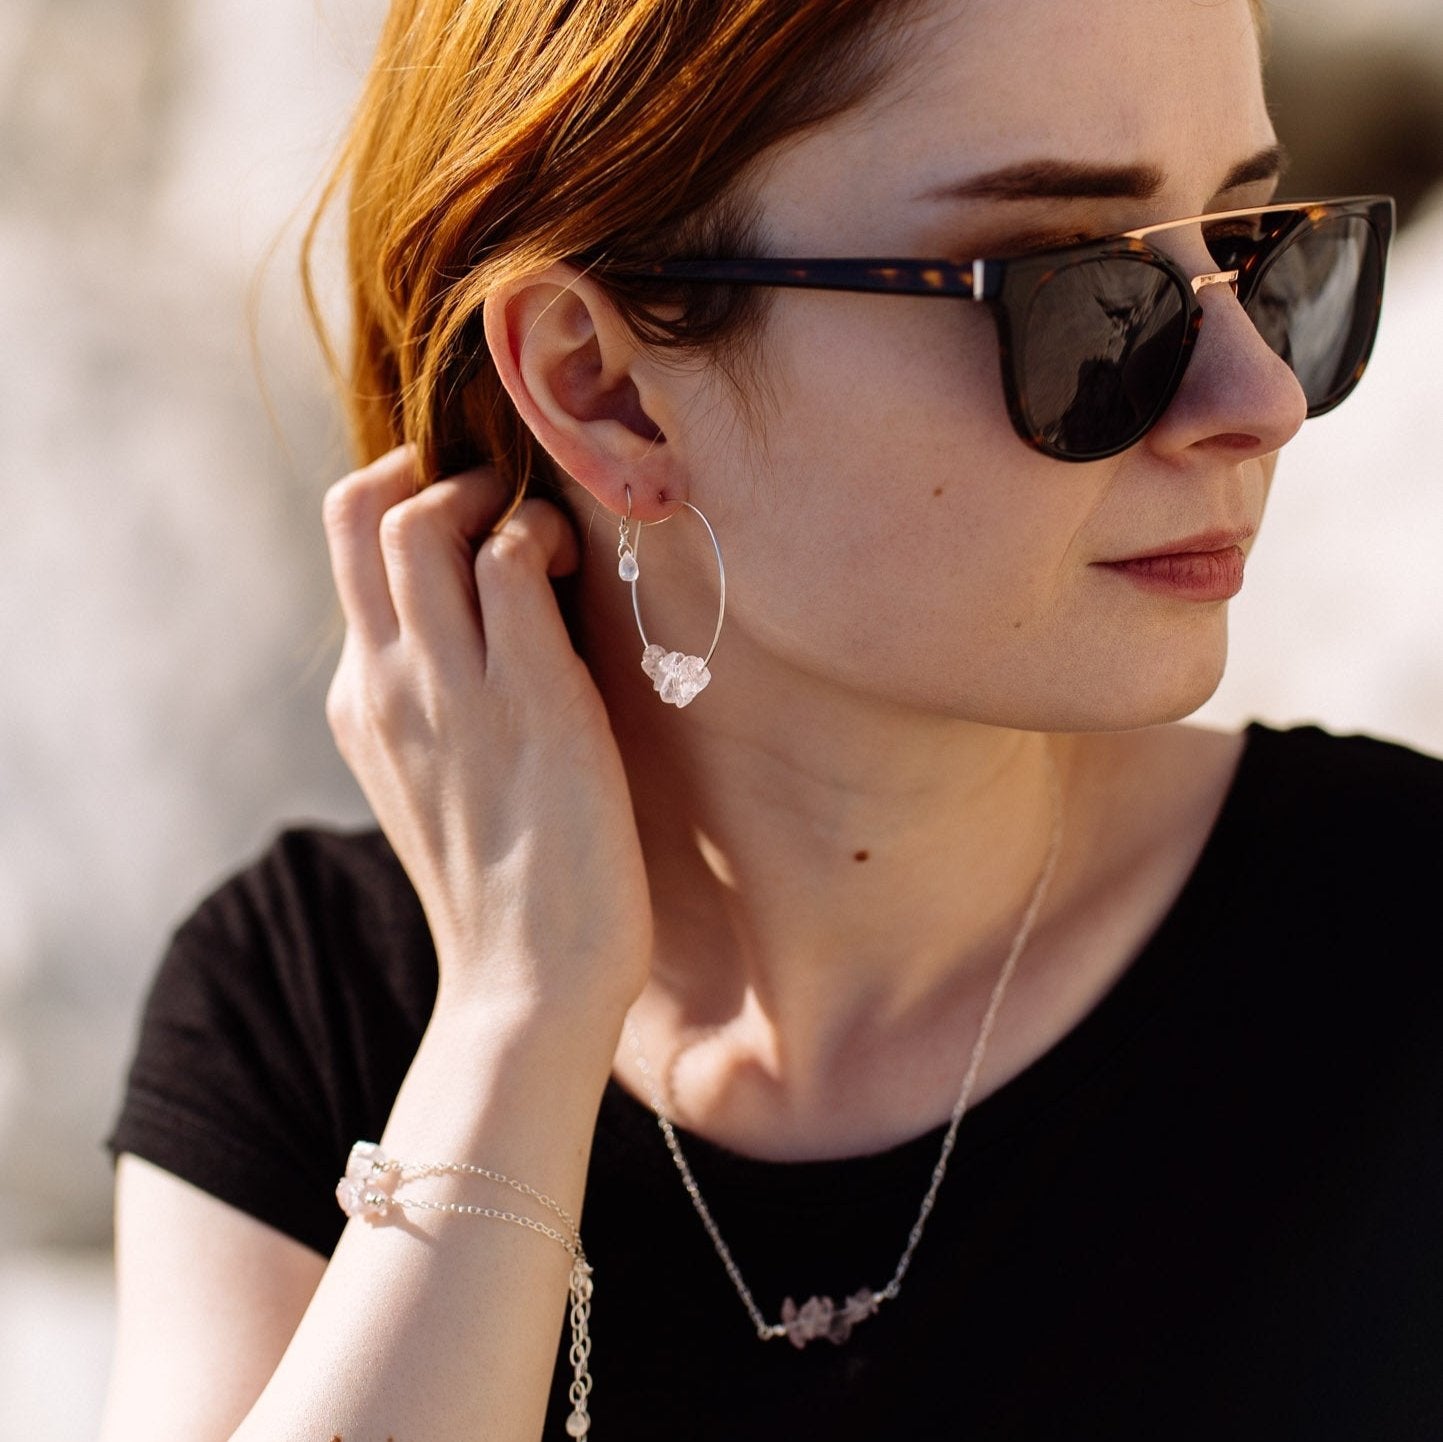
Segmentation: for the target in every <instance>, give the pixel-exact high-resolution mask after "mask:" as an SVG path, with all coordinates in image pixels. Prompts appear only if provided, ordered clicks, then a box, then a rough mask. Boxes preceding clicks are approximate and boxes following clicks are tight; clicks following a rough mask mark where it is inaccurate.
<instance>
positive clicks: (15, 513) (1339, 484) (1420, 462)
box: [0, 0, 1443, 1442]
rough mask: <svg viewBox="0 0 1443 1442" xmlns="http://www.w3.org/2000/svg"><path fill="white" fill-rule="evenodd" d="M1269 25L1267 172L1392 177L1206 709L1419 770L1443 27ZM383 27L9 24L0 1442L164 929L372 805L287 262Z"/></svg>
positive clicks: (29, 1436) (28, 1412)
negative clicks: (347, 676) (1337, 369)
mask: <svg viewBox="0 0 1443 1442" xmlns="http://www.w3.org/2000/svg"><path fill="white" fill-rule="evenodd" d="M1275 8H1276V37H1275V44H1274V60H1273V90H1274V96H1275V102H1276V105H1275V108H1276V113H1277V117H1278V124H1279V128H1280V131H1281V132H1282V135H1283V138H1284V139H1285V141H1286V142H1287V144H1288V145H1289V147H1290V148H1291V149H1292V151H1293V153H1294V155H1295V158H1296V161H1297V164H1296V169H1295V171H1294V174H1293V176H1292V178H1291V180H1290V182H1289V185H1288V190H1289V192H1290V193H1293V194H1300V195H1301V194H1305V193H1310V192H1311V193H1325V192H1348V191H1360V190H1369V191H1371V190H1391V191H1393V192H1395V193H1396V194H1397V195H1398V196H1399V198H1400V201H1401V202H1402V204H1403V212H1404V216H1405V219H1406V220H1407V222H1408V224H1407V225H1406V227H1405V229H1404V231H1403V233H1402V235H1401V237H1400V239H1399V242H1398V246H1397V250H1396V252H1395V258H1394V265H1393V272H1392V280H1391V290H1390V298H1389V303H1388V306H1387V311H1386V317H1385V326H1384V332H1383V336H1382V339H1381V340H1380V342H1379V346H1378V349H1377V352H1376V355H1375V358H1374V362H1373V368H1372V370H1371V372H1370V374H1369V376H1368V378H1367V380H1366V381H1365V383H1364V385H1363V386H1362V388H1361V389H1360V391H1359V392H1358V394H1357V395H1356V396H1355V397H1353V398H1352V399H1351V400H1350V401H1349V402H1348V404H1347V405H1346V406H1344V407H1343V408H1342V409H1341V410H1340V411H1339V412H1337V413H1336V414H1335V415H1333V416H1331V417H1328V418H1325V419H1322V420H1319V421H1316V422H1312V423H1310V424H1309V425H1308V426H1307V427H1306V428H1305V430H1304V433H1303V435H1302V436H1301V437H1300V438H1299V439H1298V440H1297V441H1296V442H1295V443H1294V444H1293V446H1292V447H1290V449H1289V452H1288V454H1287V456H1286V457H1285V459H1284V462H1283V464H1282V467H1281V470H1280V474H1279V481H1278V486H1277V488H1276V491H1275V495H1274V499H1273V502H1272V507H1271V513H1270V516H1269V522H1268V526H1267V528H1266V529H1265V531H1264V537H1263V541H1262V543H1261V544H1260V546H1259V547H1258V550H1257V552H1256V554H1255V559H1254V563H1253V565H1252V566H1251V567H1250V568H1249V584H1248V588H1247V590H1246V591H1245V592H1244V594H1243V596H1242V597H1241V598H1240V599H1239V601H1237V602H1235V603H1234V616H1235V621H1234V634H1235V646H1234V661H1233V665H1232V669H1231V672H1230V675H1229V677H1228V680H1227V682H1226V683H1225V685H1224V687H1223V689H1222V691H1221V692H1220V693H1219V695H1218V697H1217V698H1216V699H1215V700H1214V701H1213V702H1212V703H1210V704H1209V706H1208V707H1207V708H1206V710H1205V712H1204V713H1203V714H1204V716H1205V717H1206V718H1208V719H1212V720H1214V721H1217V722H1219V723H1226V724H1236V723H1238V722H1240V721H1242V720H1245V719H1247V718H1248V717H1250V716H1261V717H1264V718H1266V719H1269V720H1272V721H1276V722H1290V721H1295V720H1317V721H1320V722H1323V723H1324V724H1327V725H1329V726H1331V727H1333V728H1334V729H1340V730H1348V729H1367V730H1370V731H1374V732H1376V733H1380V734H1383V735H1387V736H1392V737H1396V738H1400V739H1404V740H1407V741H1410V742H1412V743H1413V744H1415V745H1419V746H1421V747H1424V748H1426V749H1430V750H1434V751H1440V752H1443V654H1440V645H1439V636H1440V622H1443V596H1440V590H1439V581H1438V577H1439V574H1440V565H1439V559H1438V558H1439V551H1440V545H1439V543H1440V540H1443V485H1440V476H1439V471H1440V469H1443V467H1440V444H1439V440H1438V436H1437V432H1436V421H1437V418H1438V416H1439V414H1440V413H1443V362H1440V360H1439V356H1440V348H1439V345H1438V339H1437V338H1438V336H1439V335H1440V334H1443V189H1440V185H1443V8H1440V7H1439V5H1438V3H1437V0H1374V3H1373V4H1371V5H1369V6H1367V7H1363V6H1359V5H1356V4H1352V3H1347V0H1293V3H1289V4H1278V5H1277V6H1276V7H1275ZM381 9H382V4H381V0H290V3H285V4H283V3H279V0H207V3H205V4H197V3H192V0H132V3H131V4H129V5H126V6H117V5H114V4H113V3H111V0H5V4H4V6H3V7H0V276H3V280H4V284H3V285H0V337H3V343H4V355H3V359H0V500H3V521H0V548H3V551H0V615H3V622H0V1155H3V1156H4V1157H5V1159H6V1163H7V1164H6V1166H5V1168H4V1172H3V1176H0V1396H4V1397H5V1399H6V1402H5V1405H4V1407H3V1408H0V1442H6V1439H12V1438H13V1439H20V1438H22V1437H23V1438H25V1439H26V1442H73V1439H80V1438H84V1437H88V1436H91V1435H93V1430H94V1426H95V1421H96V1418H97V1416H98V1411H99V1404H100V1398H101V1394H102V1390H103V1385H104V1374H105V1369H106V1366H107V1362H108V1354H109V1349H110V1341H111V1313H110V1283H109V1258H108V1253H107V1245H108V1236H109V1227H110V1210H109V1209H110V1169H109V1162H108V1159H107V1158H106V1156H105V1155H104V1153H103V1152H102V1151H101V1149H100V1139H101V1137H102V1136H103V1135H104V1133H105V1130H106V1128H107V1126H108V1123H109V1121H110V1117H111V1113H112V1110H113V1107H114V1105H115V1100H116V1097H117V1094H118V1089H119V1086H120V1082H121V1078H122V1075H123V1069H124V1065H125V1061H126V1058H127V1054H128V1051H129V1048H130V1045H131V1042H132V1036H133V1028H134V1024H135V1017H136V1012H137V1008H138V1006H139V1002H140V998H141V996H142V993H143V990H144V987H145V985H146V983H147V981H148V979H149V975H150V972H151V969H152V968H153V966H154V964H155V960H156V958H157V955H158V952H159V950H160V947H161V946H162V944H163V942H164V939H165V935H166V933H167V931H168V930H169V928H170V927H171V925H173V924H174V922H175V921H176V920H178V919H179V918H180V917H181V916H182V915H183V914H184V913H185V912H186V911H187V910H188V909H189V908H190V907H191V906H192V905H193V904H194V902H195V901H196V900H197V899H198V898H199V896H200V895H201V894H202V893H203V892H204V891H205V890H207V889H208V888H209V887H210V886H211V885H212V884H213V883H214V882H215V881H216V880H217V878H219V877H220V876H221V875H222V874H224V873H225V872H227V871H229V870H230V869H232V868H233V867H235V866H236V865H238V864H239V863H240V862H241V861H243V860H245V859H247V858H248V857H249V856H251V855H252V854H254V852H255V851H256V850H257V849H258V848H260V847H261V846H262V845H263V844H264V843H265V842H266V840H267V839H268V838H269V836H270V835H271V834H272V832H273V831H274V830H275V829H276V828H277V826H278V825H279V824H280V823H282V822H283V821H285V820H290V819H322V820H332V821H340V822H353V821H358V820H361V819H363V818H364V816H365V810H364V805H363V803H362V802H361V800H360V798H359V796H358V794H357V792H356V790H355V788H354V786H353V785H352V783H351V782H350V779H349V777H348V775H347V774H346V772H345V769H344V767H343V766H342V765H341V763H340V762H339V760H338V759H337V758H336V756H335V754H334V752H333V750H332V747H331V744H330V738H329V735H328V733H327V731H326V727H325V722H324V718H323V716H322V698H323V696H324V691H325V686H326V682H327V680H328V678H329V674H330V669H331V666H332V664H333V660H334V654H335V646H334V642H335V637H334V635H333V634H332V627H331V616H332V610H331V607H332V602H331V592H330V584H329V578H328V574H327V569H326V563H325V551H324V545H323V540H322V537H321V533H320V527H319V520H318V505H319V499H320V495H321V492H322V491H323V489H324V487H325V485H326V483H327V481H328V480H329V479H330V478H331V477H332V476H333V475H335V474H338V473H339V472H340V470H342V469H344V459H343V451H342V447H341V444H340V432H339V427H338V423H337V421H336V418H335V411H334V408H333V406H332V404H331V401H330V397H329V394H328V392H327V386H326V381H325V378H324V375H323V373H322V369H321V367H320V364H319V361H318V359H317V357H316V354H315V351H314V348H313V346H312V344H311V342H310V339H309V335H308V331H307V329H306V325H305V322H304V318H303V313H302V310H301V306H300V301H299V296H298V292H297V290H296V287H295V284H294V280H293V277H294V273H295V251H296V242H297V235H298V230H299V218H300V217H301V216H303V215H304V213H305V212H306V209H307V206H308V203H309V200H310V198H311V196H312V194H313V188H314V183H315V181H316V180H317V178H318V177H319V175H320V174H321V173H322V171H323V170H324V168H325V165H326V162H327V159H328V157H329V155H330V152H331V148H332V146H333V145H334V143H335V141H336V139H337V138H338V136H339V134H340V130H341V126H342V124H343V121H344V116H345V112H346V109H347V106H348V105H349V103H350V100H351V98H352V97H353V95H354V93H355V91H356V89H357V87H358V85H359V81H360V77H361V73H362V70H363V67H364V64H365V58H366V54H367V50H368V46H369V43H370V37H371V36H372V34H373V32H374V28H375V25H376V23H377V20H378V17H379V15H380V12H381ZM278 236H279V237H280V239H279V244H278V246H277V248H276V251H275V254H274V256H273V258H272V261H271V264H270V266H269V269H268V270H267V271H266V273H265V275H264V277H263V279H262V281H261V283H260V285H259V286H258V287H257V286H256V284H255V282H256V276H257V271H258V268H259V267H260V265H261V262H262V260H263V259H264V258H265V256H266V254H267V251H268V249H269V247H270V246H271V244H272V242H274V241H276V239H277V237H278ZM252 314H253V316H254V322H255V323H254V330H255V333H256V335H257V337H258V340H259V351H260V363H261V370H262V371H263V374H264V375H265V378H266V383H267V386H268V389H269V396H270V400H269V410H268V404H267V401H266V400H265V399H264V398H263V397H262V395H261V392H260V389H259V387H258V384H257V379H256V367H255V359H254V357H253V355H252V353H251V343H250V332H251V329H252V322H251V316H252Z"/></svg>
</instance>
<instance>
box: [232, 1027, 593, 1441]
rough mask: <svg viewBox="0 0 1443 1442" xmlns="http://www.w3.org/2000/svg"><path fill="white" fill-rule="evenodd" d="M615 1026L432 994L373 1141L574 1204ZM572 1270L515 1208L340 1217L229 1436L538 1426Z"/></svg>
mask: <svg viewBox="0 0 1443 1442" xmlns="http://www.w3.org/2000/svg"><path fill="white" fill-rule="evenodd" d="M619 1029H620V1021H619V1019H617V1021H616V1023H615V1025H614V1026H610V1025H592V1026H590V1027H587V1028H581V1027H578V1026H577V1025H574V1024H573V1025H563V1024H561V1023H559V1022H557V1021H555V1020H551V1019H543V1018H535V1017H526V1018H510V1019H502V1018H501V1017H500V1016H498V1015H497V1014H496V1013H494V1012H486V1011H485V1010H484V1009H477V1008H475V1007H471V1008H467V1009H465V1010H459V1011H455V1010H453V1011H449V1012H445V1013H443V1012H442V1010H441V1009H439V1008H438V1011H437V1015H436V1017H435V1018H434V1019H433V1021H432V1023H431V1026H430V1028H429V1029H428V1030H427V1033H426V1036H425V1038H424V1039H423V1041H422V1044H421V1047H420V1049H419V1051H418V1052H417V1055H416V1059H415V1061H414V1063H413V1065H412V1067H411V1070H410V1072H409V1073H408V1075H407V1077H406V1081H405V1084H404V1085H403V1087H402V1089H401V1092H400V1095H399V1096H398V1098H397V1100H396V1105H395V1107H394V1109H393V1111H392V1113H391V1117H390V1120H389V1122H388V1123H387V1126H386V1129H385V1133H384V1135H383V1136H382V1138H381V1139H380V1140H381V1143H382V1146H383V1148H384V1150H385V1151H386V1153H387V1154H388V1155H390V1156H392V1157H397V1158H401V1159H405V1160H407V1161H417V1162H440V1161H448V1162H449V1161H464V1162H470V1163H473V1164H479V1165H482V1166H485V1167H488V1168H490V1169H492V1170H494V1171H499V1172H503V1173H505V1174H506V1175H507V1176H510V1177H514V1178H516V1179H518V1180H520V1181H523V1182H526V1183H528V1184H529V1185H531V1186H533V1187H535V1188H536V1189H537V1190H538V1191H540V1192H543V1193H546V1194H547V1195H549V1196H550V1197H552V1198H553V1199H554V1200H555V1201H556V1202H558V1203H559V1204H560V1206H561V1207H562V1208H564V1209H565V1210H566V1211H568V1212H569V1213H570V1214H571V1215H572V1216H573V1217H576V1218H578V1220H581V1202H582V1195H583V1192H584V1189H585V1182H586V1170H587V1163H588V1159H589V1156H590V1152H591V1143H592V1136H593V1133H594V1130H595V1125H596V1114H597V1108H598V1106H599V1104H600V1098H601V1093H602V1090H603V1088H604V1086H605V1083H606V1077H607V1074H608V1071H609V1063H610V1057H611V1052H612V1049H614V1045H615V1039H616V1037H615V1034H614V1033H619ZM582 1037H584V1040H582V1039H579V1038H582ZM425 1194H426V1195H429V1196H434V1197H438V1198H439V1197H445V1198H447V1199H452V1200H464V1201H468V1202H477V1203H480V1204H482V1205H487V1206H494V1207H498V1208H504V1209H507V1210H511V1211H514V1212H517V1213H519V1214H520V1215H523V1216H530V1217H534V1218H535V1219H536V1220H538V1221H541V1222H544V1223H546V1224H547V1225H549V1226H554V1227H556V1228H557V1229H559V1230H563V1231H564V1230H565V1229H564V1227H562V1225H561V1224H560V1223H559V1222H558V1220H557V1219H556V1217H555V1216H554V1215H553V1214H552V1213H551V1212H549V1211H548V1210H547V1209H545V1208H544V1207H543V1206H542V1205H541V1204H540V1203H539V1202H534V1201H532V1200H531V1199H529V1198H526V1197H521V1196H518V1195H517V1194H516V1193H515V1192H513V1191H510V1190H508V1189H506V1188H504V1187H501V1186H499V1185H497V1184H494V1183H490V1182H486V1181H484V1180H479V1179H469V1178H468V1179H466V1180H465V1181H464V1182H463V1181H462V1180H461V1179H458V1178H454V1177H447V1178H440V1179H435V1180H429V1181H427V1183H426V1184H425ZM582 1229H583V1235H584V1222H583V1228H582ZM570 1269H571V1264H570V1261H569V1259H568V1257H567V1255H566V1253H565V1252H564V1251H563V1250H562V1248H561V1247H560V1246H559V1245H557V1243H556V1242H555V1241H553V1240H551V1239H549V1238H547V1237H545V1236H542V1235H539V1234H537V1233H535V1232H532V1231H529V1230H527V1229H524V1228H522V1227H519V1226H517V1225H515V1224H512V1223H507V1222H502V1221H496V1220H492V1219H489V1218H478V1217H471V1216H460V1215H454V1214H446V1213H438V1212H430V1211H416V1210H406V1211H404V1212H402V1211H398V1210H393V1211H392V1212H391V1214H390V1217H389V1218H388V1219H387V1220H384V1221H381V1222H379V1223H371V1222H368V1221H365V1220H353V1221H351V1222H350V1223H348V1225H347V1227H346V1230H345V1233H344V1234H343V1236H342V1238H341V1242H340V1244H339V1246H338V1247H337V1249H336V1252H335V1255H334V1257H333V1258H332V1260H331V1263H330V1265H329V1267H328V1268H327V1270H326V1273H325V1276H324V1277H323V1279H322V1281H321V1285H320V1287H319V1288H318V1290H317V1292H316V1295H315V1298H314V1299H313V1301H312V1302H311V1305H310V1306H309V1308H308V1309H307V1311H306V1314H305V1316H304V1318H303V1319H302V1321H301V1324H300V1327H299V1328H298V1330H297V1332H296V1335H295V1338H294V1339H293V1341H292V1343H291V1345H290V1347H289V1348H288V1350H287V1351H286V1354H285V1356H284V1358H283V1359H282V1361H281V1364H280V1366H279V1367H278V1368H277V1370H276V1372H275V1375H274V1376H273V1377H272V1379H271V1381H270V1383H269V1384H268V1386H267V1387H266V1389H265V1391H264V1393H263V1394H262V1395H261V1397H260V1399H259V1400H258V1402H257V1403H256V1406H255V1407H254V1408H253V1410H252V1411H251V1413H250V1415H249V1416H248V1417H247V1419H246V1421H245V1423H244V1424H243V1425H242V1427H241V1428H240V1430H239V1431H238V1432H237V1433H236V1434H235V1438H234V1442H282V1439H284V1442H291V1439H295V1442H302V1439H304V1442H331V1439H332V1438H335V1437H340V1438H342V1439H344V1442H371V1439H375V1442H382V1439H385V1438H389V1437H394V1438H396V1439H397V1442H418V1439H424V1442H451V1439H456V1442H462V1439H464V1442H476V1439H477V1438H485V1439H486V1442H538V1439H539V1438H540V1436H541V1430H542V1422H543V1418H544V1416H545V1411H546V1402H547V1396H548V1393H549V1390H550V1385H551V1378H552V1372H553V1368H554V1365H555V1360H556V1353H557V1345H558V1342H559V1340H560V1336H561V1330H562V1327H563V1325H565V1320H566V1313H567V1289H568V1280H569V1276H570ZM599 1280H600V1281H601V1285H602V1287H603V1289H604V1286H605V1283H604V1279H599ZM603 1294H604V1293H603Z"/></svg>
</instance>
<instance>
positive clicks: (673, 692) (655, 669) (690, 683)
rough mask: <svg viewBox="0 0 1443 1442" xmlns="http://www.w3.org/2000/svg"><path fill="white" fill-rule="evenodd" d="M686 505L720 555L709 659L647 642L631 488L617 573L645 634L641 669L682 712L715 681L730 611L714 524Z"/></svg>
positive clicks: (619, 540) (638, 532)
mask: <svg viewBox="0 0 1443 1442" xmlns="http://www.w3.org/2000/svg"><path fill="white" fill-rule="evenodd" d="M682 505H684V506H685V507H687V509H688V510H692V511H696V513H697V515H698V516H699V517H700V519H701V523H702V525H704V526H705V527H706V533H707V535H708V536H710V537H711V544H712V550H714V551H715V552H716V568H717V575H718V577H719V578H720V580H721V601H720V603H719V604H718V606H717V613H716V630H715V631H714V632H713V633H712V638H711V646H710V647H709V648H708V650H707V653H706V655H705V656H689V655H687V654H686V652H684V651H666V650H663V649H662V648H661V647H660V646H658V645H657V644H656V643H655V642H653V641H648V640H647V638H646V627H645V626H643V625H642V624H641V603H640V601H639V600H638V599H637V594H636V583H637V580H638V579H639V578H640V576H641V567H640V566H639V565H638V563H637V559H636V553H637V551H638V550H639V549H640V548H641V528H642V524H643V523H642V522H641V521H638V522H637V523H636V535H635V537H634V538H633V536H632V534H631V487H630V486H627V488H626V515H625V516H623V517H622V519H621V524H620V535H619V536H618V538H617V542H616V555H617V564H616V573H617V575H619V576H620V577H621V579H622V580H623V581H626V582H629V583H630V585H631V609H632V612H633V613H634V615H635V616H636V629H637V630H638V631H639V632H640V633H641V644H642V645H643V646H644V647H645V648H646V649H645V650H643V651H642V653H641V669H642V670H643V671H645V672H646V674H647V675H648V676H649V677H651V682H652V686H653V687H654V688H655V690H656V691H657V692H658V694H659V695H660V696H661V699H662V700H663V701H665V702H667V703H668V704H669V705H672V706H676V707H678V708H680V707H682V706H687V705H690V703H691V702H692V701H694V700H695V699H696V697H697V695H698V693H699V692H701V691H702V690H703V689H704V688H705V686H706V684H707V682H708V681H710V680H711V672H710V671H708V670H707V663H708V662H709V661H710V660H711V658H712V653H713V652H714V651H715V650H716V643H717V640H718V638H719V637H720V636H721V629H722V621H723V620H724V619H725V618H726V610H727V573H726V567H725V566H724V565H722V553H721V547H720V546H719V545H718V544H717V538H716V532H715V531H713V530H712V528H711V522H710V521H709V520H707V518H706V517H705V516H703V515H702V513H701V512H700V511H699V510H697V508H696V507H695V506H693V505H692V503H691V502H690V501H683V502H682ZM669 520H671V516H664V517H663V518H662V519H661V520H660V521H653V522H652V523H651V524H652V525H654V526H661V525H664V524H665V523H666V522H667V521H669Z"/></svg>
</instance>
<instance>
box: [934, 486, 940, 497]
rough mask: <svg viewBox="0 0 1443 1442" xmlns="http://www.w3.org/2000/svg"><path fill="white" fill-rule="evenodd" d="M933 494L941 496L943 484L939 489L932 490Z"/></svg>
mask: <svg viewBox="0 0 1443 1442" xmlns="http://www.w3.org/2000/svg"><path fill="white" fill-rule="evenodd" d="M932 494H933V495H934V496H940V495H941V494H942V487H941V486H938V487H937V489H936V490H935V491H933V492H932Z"/></svg>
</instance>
